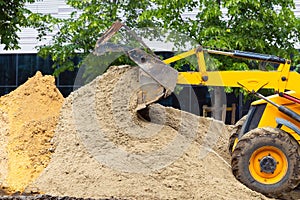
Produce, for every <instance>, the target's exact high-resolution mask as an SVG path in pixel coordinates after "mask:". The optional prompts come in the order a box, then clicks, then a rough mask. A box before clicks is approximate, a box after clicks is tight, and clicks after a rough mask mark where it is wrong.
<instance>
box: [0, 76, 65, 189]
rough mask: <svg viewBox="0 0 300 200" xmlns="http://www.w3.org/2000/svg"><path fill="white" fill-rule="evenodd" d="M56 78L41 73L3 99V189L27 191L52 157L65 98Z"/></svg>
mask: <svg viewBox="0 0 300 200" xmlns="http://www.w3.org/2000/svg"><path fill="white" fill-rule="evenodd" d="M54 81H55V80H54V77H52V76H42V74H41V73H40V72H37V73H36V75H35V76H34V77H32V78H30V79H29V80H28V81H27V82H26V83H24V84H23V85H21V86H20V87H18V88H17V89H16V90H14V91H13V92H11V93H10V94H8V95H5V96H3V97H1V98H0V110H1V111H0V116H1V118H0V124H1V129H0V134H1V139H0V144H1V145H0V155H1V162H0V172H1V174H0V175H1V178H0V181H1V186H2V188H4V189H5V190H6V191H7V192H15V191H23V190H24V188H25V187H26V186H27V185H28V184H29V183H30V182H32V181H33V180H34V179H35V178H36V177H38V176H39V174H40V173H41V172H42V171H43V169H44V168H45V167H46V166H47V164H48V163H49V161H50V157H51V152H50V151H51V139H52V137H53V135H54V129H55V127H56V124H57V119H58V115H59V111H60V108H61V105H62V103H63V97H62V95H61V94H60V92H59V91H58V89H57V88H56V86H55V84H54Z"/></svg>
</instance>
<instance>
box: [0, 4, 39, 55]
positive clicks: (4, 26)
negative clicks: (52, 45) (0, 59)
mask: <svg viewBox="0 0 300 200" xmlns="http://www.w3.org/2000/svg"><path fill="white" fill-rule="evenodd" d="M33 2H34V0H5V1H4V0H0V43H1V44H4V45H5V47H4V49H5V50H8V49H18V48H20V47H19V45H18V41H19V37H18V35H17V32H18V31H20V27H27V26H29V23H28V22H27V20H26V16H27V15H29V14H30V11H29V10H28V9H26V8H25V7H24V6H25V3H33Z"/></svg>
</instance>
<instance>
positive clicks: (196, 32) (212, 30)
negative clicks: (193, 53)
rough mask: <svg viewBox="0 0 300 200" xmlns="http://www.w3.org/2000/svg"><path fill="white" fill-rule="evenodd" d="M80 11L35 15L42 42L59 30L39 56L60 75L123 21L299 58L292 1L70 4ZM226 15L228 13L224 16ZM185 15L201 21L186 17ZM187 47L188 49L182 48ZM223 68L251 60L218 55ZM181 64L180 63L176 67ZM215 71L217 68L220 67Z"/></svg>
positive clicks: (298, 26) (84, 0)
mask: <svg viewBox="0 0 300 200" xmlns="http://www.w3.org/2000/svg"><path fill="white" fill-rule="evenodd" d="M66 2H67V4H68V5H70V6H72V7H74V8H75V9H77V10H76V11H74V12H73V13H72V14H71V15H70V17H69V18H67V19H55V18H52V17H51V16H42V15H31V18H32V20H31V21H30V23H31V24H32V25H34V26H36V27H37V28H38V29H39V33H40V34H39V37H40V39H41V38H42V37H43V36H44V35H45V34H46V33H47V32H49V31H53V30H55V29H57V30H59V32H58V33H57V34H56V35H55V37H54V39H53V41H52V43H51V44H49V45H46V46H43V47H40V48H39V49H40V52H39V54H41V55H43V56H44V57H46V56H48V55H50V56H51V57H52V59H53V61H54V63H55V64H54V67H55V68H56V69H57V70H56V73H59V72H61V71H62V70H65V69H72V68H74V66H75V65H76V63H74V62H73V66H72V60H74V57H76V56H77V55H78V53H80V56H81V57H82V58H84V57H86V56H87V55H88V54H89V53H90V52H91V51H92V49H93V48H94V45H95V42H96V40H97V39H98V38H99V37H100V35H101V34H102V33H103V31H105V30H106V29H107V28H108V27H110V26H111V24H112V23H113V22H114V21H115V20H117V19H119V20H120V19H122V21H123V22H125V23H126V25H127V26H129V27H132V28H141V27H160V28H164V29H165V30H170V31H171V32H172V31H173V32H176V33H181V34H183V35H185V36H186V37H187V38H190V40H194V41H196V42H197V43H198V44H201V45H203V46H210V47H215V48H222V49H237V50H245V51H252V52H257V53H266V54H273V55H278V56H281V57H285V58H289V57H290V56H291V55H293V56H292V57H291V58H292V59H293V61H294V62H297V61H298V60H299V57H300V56H299V52H298V51H297V50H296V49H295V48H294V44H295V43H297V42H299V39H300V22H299V19H297V18H296V17H295V15H294V13H293V11H292V9H293V8H294V7H295V5H294V2H293V1H292V0H274V1H269V0H224V1H211V0H170V1H165V0H147V1H146V0H102V1H97V0H67V1H66ZM224 11H226V12H224ZM185 12H192V13H193V14H194V16H195V17H193V18H190V17H188V16H187V17H186V18H183V14H184V13H185ZM160 34H164V32H163V31H161V32H151V31H145V32H144V35H143V36H145V37H148V38H149V39H151V38H159V37H160V36H159V35H160ZM172 35H173V37H169V38H168V40H169V41H173V42H174V43H175V45H177V47H178V48H177V49H180V47H184V45H185V44H184V40H185V39H183V37H177V36H176V34H172ZM181 49H182V48H181ZM213 59H214V60H215V63H216V66H217V67H219V69H222V70H228V69H232V70H245V69H247V68H248V66H252V65H251V63H250V62H248V61H247V60H239V59H229V58H228V57H224V56H215V57H214V58H213ZM176 66H177V65H176ZM216 66H215V67H212V68H214V69H215V68H216Z"/></svg>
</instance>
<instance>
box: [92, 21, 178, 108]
mask: <svg viewBox="0 0 300 200" xmlns="http://www.w3.org/2000/svg"><path fill="white" fill-rule="evenodd" d="M113 52H123V53H124V54H125V55H127V56H128V57H129V58H130V59H131V60H132V61H134V62H135V64H137V66H138V67H139V68H140V72H139V80H138V81H139V83H140V87H139V91H138V92H137V96H138V106H137V108H136V110H140V109H143V108H145V107H146V106H147V105H149V104H151V103H153V102H156V101H158V100H159V99H160V98H162V97H167V96H169V95H170V94H171V93H172V92H173V91H174V89H175V86H176V82H177V77H178V71H177V70H175V69H173V68H172V67H170V66H168V65H166V64H165V63H164V62H163V61H162V60H160V59H159V58H158V57H157V56H156V55H155V54H154V53H153V52H152V51H151V50H150V48H149V47H148V46H147V45H146V44H145V43H144V42H143V41H142V40H141V39H140V38H139V37H138V36H137V34H136V33H135V32H133V31H132V30H130V29H129V28H128V27H127V26H125V25H124V24H122V23H120V22H119V21H117V22H115V23H114V24H113V25H112V26H111V27H110V28H109V29H108V30H107V31H106V32H105V33H104V34H103V35H102V37H101V38H100V39H99V40H98V41H97V43H96V47H95V50H94V54H95V55H99V56H100V55H104V54H107V53H113Z"/></svg>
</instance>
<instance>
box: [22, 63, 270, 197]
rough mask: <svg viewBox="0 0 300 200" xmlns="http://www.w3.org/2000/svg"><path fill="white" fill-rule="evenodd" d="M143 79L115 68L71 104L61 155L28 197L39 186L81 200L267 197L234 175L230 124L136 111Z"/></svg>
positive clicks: (60, 136) (65, 111)
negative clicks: (229, 149) (230, 161)
mask: <svg viewBox="0 0 300 200" xmlns="http://www.w3.org/2000/svg"><path fill="white" fill-rule="evenodd" d="M137 80H138V70H137V68H131V67H128V66H123V67H112V68H110V69H109V70H108V72H107V73H105V74H104V75H102V76H100V77H98V78H96V79H95V80H94V81H93V82H92V83H90V84H88V85H86V86H84V87H82V88H80V89H78V90H77V91H75V92H73V93H72V94H71V95H70V96H69V97H68V98H67V99H66V100H65V103H64V105H63V108H62V110H61V113H60V119H59V124H58V126H57V129H56V132H55V137H54V143H55V153H54V154H53V155H52V159H51V162H50V163H49V165H48V166H47V168H46V169H45V170H44V171H43V173H42V174H41V175H40V177H39V178H37V179H36V181H35V182H34V183H33V184H32V185H31V186H30V187H28V188H27V191H28V192H30V190H31V189H32V188H34V189H35V190H36V189H37V190H38V191H40V192H43V193H46V194H50V195H57V196H74V197H82V198H104V197H111V196H114V197H119V198H129V199H193V198H195V199H266V198H265V197H264V196H262V195H260V194H258V193H256V192H253V191H251V190H250V189H248V188H246V187H245V186H243V185H242V184H240V183H239V182H238V181H236V180H235V178H234V177H233V175H232V174H231V169H230V166H229V164H228V155H227V152H226V151H227V149H226V148H227V138H228V132H227V128H226V127H225V125H224V124H222V123H220V122H218V121H214V120H212V119H207V118H201V117H198V116H195V115H192V114H189V113H186V112H182V111H179V110H176V109H173V108H164V107H162V106H160V105H156V104H154V105H152V106H150V108H149V110H148V111H147V112H144V113H143V117H144V119H142V118H141V117H139V116H138V114H137V113H136V112H135V111H134V108H135V106H136V96H135V91H136V90H137V88H138V87H139V85H138V82H137ZM145 113H146V114H145Z"/></svg>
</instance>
